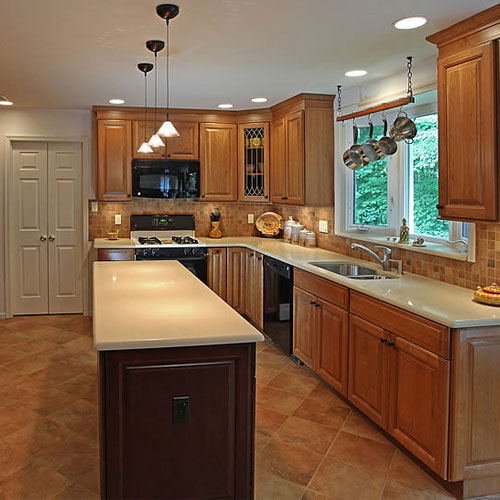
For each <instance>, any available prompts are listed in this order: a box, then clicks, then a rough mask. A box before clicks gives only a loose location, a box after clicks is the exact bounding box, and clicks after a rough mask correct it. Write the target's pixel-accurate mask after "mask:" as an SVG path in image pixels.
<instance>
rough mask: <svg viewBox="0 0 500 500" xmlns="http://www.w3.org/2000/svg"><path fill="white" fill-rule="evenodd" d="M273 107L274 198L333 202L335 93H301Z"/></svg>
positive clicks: (297, 202)
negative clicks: (330, 94)
mask: <svg viewBox="0 0 500 500" xmlns="http://www.w3.org/2000/svg"><path fill="white" fill-rule="evenodd" d="M271 110H272V112H273V122H272V125H271V174H270V175H271V201H272V202H273V203H288V204H294V205H332V204H333V96H327V95H321V94H300V95H299V96H297V97H294V98H292V99H289V100H288V101H285V102H283V103H280V104H278V105H276V106H274V107H272V108H271Z"/></svg>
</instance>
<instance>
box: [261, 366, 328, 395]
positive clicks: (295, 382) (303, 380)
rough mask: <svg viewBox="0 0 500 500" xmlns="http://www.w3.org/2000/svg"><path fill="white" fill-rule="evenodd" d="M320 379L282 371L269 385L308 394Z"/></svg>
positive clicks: (295, 392)
mask: <svg viewBox="0 0 500 500" xmlns="http://www.w3.org/2000/svg"><path fill="white" fill-rule="evenodd" d="M318 383H319V382H318V381H317V380H316V379H314V378H311V377H303V376H302V375H296V374H295V373H291V372H286V371H281V372H280V373H278V375H276V376H275V377H274V378H273V379H272V380H271V381H270V382H269V384H268V385H269V386H271V387H277V388H278V389H284V390H285V391H289V392H293V393H294V394H299V395H301V396H304V397H305V396H307V395H308V394H310V393H311V391H312V390H313V389H314V388H315V387H316V386H317V385H318Z"/></svg>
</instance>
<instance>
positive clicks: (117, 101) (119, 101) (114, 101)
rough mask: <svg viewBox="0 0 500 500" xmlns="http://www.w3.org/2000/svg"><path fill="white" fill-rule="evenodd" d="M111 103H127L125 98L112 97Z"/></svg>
mask: <svg viewBox="0 0 500 500" xmlns="http://www.w3.org/2000/svg"><path fill="white" fill-rule="evenodd" d="M109 104H125V101H124V100H123V99H110V100H109Z"/></svg>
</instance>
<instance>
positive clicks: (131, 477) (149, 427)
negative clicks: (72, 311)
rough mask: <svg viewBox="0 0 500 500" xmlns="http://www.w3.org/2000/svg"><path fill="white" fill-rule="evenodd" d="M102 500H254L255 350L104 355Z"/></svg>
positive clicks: (228, 348)
mask: <svg viewBox="0 0 500 500" xmlns="http://www.w3.org/2000/svg"><path fill="white" fill-rule="evenodd" d="M99 381H100V382H99V385H100V445H101V497H102V498H103V499H145V498H147V499H160V498H161V499H165V500H166V499H172V500H173V499H175V500H181V499H192V500H194V499H208V498H217V499H252V498H253V482H254V415H255V344H254V343H248V344H232V345H219V346H203V347H173V348H158V349H134V350H117V351H100V352H99Z"/></svg>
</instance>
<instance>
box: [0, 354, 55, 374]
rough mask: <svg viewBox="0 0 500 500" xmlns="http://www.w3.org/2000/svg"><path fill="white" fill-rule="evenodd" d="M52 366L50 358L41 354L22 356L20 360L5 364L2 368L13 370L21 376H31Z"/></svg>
mask: <svg viewBox="0 0 500 500" xmlns="http://www.w3.org/2000/svg"><path fill="white" fill-rule="evenodd" d="M51 364H52V361H51V360H50V358H49V357H48V356H46V355H44V354H43V353H40V354H33V355H30V356H24V357H23V358H22V359H19V360H16V361H12V362H10V363H6V364H5V365H4V366H5V368H8V369H9V370H15V371H16V372H18V373H21V374H22V375H31V374H32V373H36V372H38V371H40V370H44V369H46V368H48V367H49V366H50V365H51Z"/></svg>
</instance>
